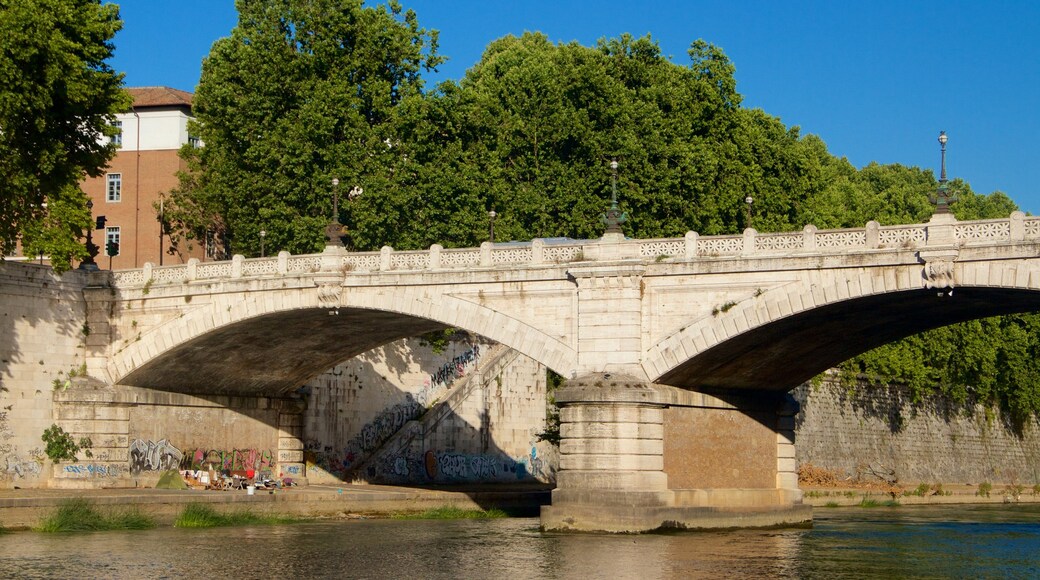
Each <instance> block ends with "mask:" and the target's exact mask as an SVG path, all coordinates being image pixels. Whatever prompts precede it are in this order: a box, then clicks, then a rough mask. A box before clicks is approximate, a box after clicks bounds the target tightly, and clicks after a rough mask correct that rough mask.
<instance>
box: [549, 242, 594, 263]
mask: <svg viewBox="0 0 1040 580" xmlns="http://www.w3.org/2000/svg"><path fill="white" fill-rule="evenodd" d="M542 251H543V252H544V253H543V254H542V256H543V258H544V259H545V261H546V262H551V263H553V264H565V263H567V262H576V261H578V260H581V259H582V258H583V257H584V254H583V253H582V251H581V246H545V249H544V250H542Z"/></svg>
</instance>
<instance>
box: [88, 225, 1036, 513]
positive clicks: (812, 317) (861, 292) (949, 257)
mask: <svg viewBox="0 0 1040 580" xmlns="http://www.w3.org/2000/svg"><path fill="white" fill-rule="evenodd" d="M1038 256H1040V218H1032V217H1026V216H1025V215H1024V214H1022V213H1021V212H1015V213H1014V214H1012V215H1011V216H1010V218H1008V219H1001V220H986V221H973V222H958V221H956V220H954V219H953V218H952V216H951V215H949V214H936V215H935V216H934V217H933V218H932V220H931V221H930V222H929V223H926V224H914V225H899V226H879V225H878V224H877V223H874V222H870V223H868V224H867V225H866V226H865V227H864V228H856V229H843V230H817V229H816V228H815V227H813V226H807V227H806V228H804V229H803V230H802V231H800V232H794V233H775V234H761V233H758V232H756V231H754V230H752V229H748V230H746V231H745V232H744V233H743V235H735V236H713V237H702V236H698V235H697V234H696V233H693V232H690V233H687V234H686V236H685V237H683V238H679V239H658V240H628V239H624V238H623V237H622V236H620V235H614V234H608V235H607V236H605V237H604V238H602V239H599V240H586V241H574V240H534V241H532V242H528V243H512V242H511V243H504V244H503V243H499V244H490V243H485V244H483V245H482V246H481V247H480V248H468V249H446V248H442V247H440V246H437V245H434V246H432V247H431V248H430V249H429V250H423V251H395V250H393V249H391V248H389V247H386V248H383V249H382V251H380V252H367V253H348V252H346V251H344V250H343V249H342V248H337V247H331V246H330V247H329V248H326V250H325V252H323V253H321V254H316V255H305V256H292V255H289V254H288V253H285V252H283V253H281V254H279V255H278V256H277V257H272V258H258V259H244V258H243V257H241V256H236V257H235V258H234V259H233V260H231V261H229V262H208V263H199V262H196V261H194V260H193V261H191V262H189V263H188V264H187V265H182V266H167V267H152V266H150V265H146V267H145V268H143V269H139V270H128V271H119V272H114V273H106V272H101V273H97V274H93V275H92V276H94V279H93V281H92V287H90V288H88V290H87V291H86V292H85V294H86V299H87V304H88V318H87V320H88V325H89V326H90V333H89V336H88V337H87V350H88V352H87V367H88V372H89V374H90V375H91V376H93V377H95V378H98V379H102V380H104V381H106V382H108V383H111V384H128V385H134V386H140V387H147V388H151V389H159V390H167V391H174V392H183V393H195V394H219V395H227V394H231V395H234V394H251V395H256V394H269V395H272V396H273V395H280V394H285V393H289V392H292V391H293V390H295V389H296V388H298V387H299V386H300V385H301V384H303V383H304V382H305V381H307V380H308V379H310V378H311V377H313V376H315V375H317V374H319V373H320V372H322V371H323V370H325V369H328V368H330V367H332V366H333V365H335V364H336V363H338V362H340V361H342V360H345V359H347V358H349V357H351V356H354V355H356V354H359V353H361V352H364V351H367V350H369V349H371V348H373V347H375V346H378V345H380V344H384V343H386V342H389V341H391V340H394V339H397V338H402V337H406V336H415V335H418V334H422V333H425V332H428V331H432V330H437V329H441V328H446V327H457V328H462V329H465V330H468V331H472V332H475V333H478V334H480V335H483V336H485V337H488V338H490V339H493V340H495V341H498V342H500V343H502V344H505V345H507V346H509V347H512V348H514V349H516V350H517V351H520V352H521V353H523V354H525V355H527V356H530V357H531V358H533V359H535V360H537V361H539V362H541V363H543V364H544V365H545V366H547V367H548V368H550V369H552V370H554V371H555V372H557V373H559V374H561V375H562V376H564V377H565V378H567V379H568V386H566V387H565V388H564V389H563V390H562V391H561V392H560V393H559V394H558V396H557V400H558V401H559V402H560V404H561V405H562V406H563V412H562V422H563V425H562V435H563V442H562V444H561V452H562V461H561V472H560V474H559V478H558V488H557V490H556V492H555V495H554V505H553V506H552V507H551V508H547V509H546V510H545V511H544V512H543V523H544V525H546V527H550V528H563V529H611V530H619V531H620V530H630V529H652V528H655V527H659V526H660V525H662V524H664V523H666V522H670V523H671V524H670V525H678V526H698V525H714V524H713V522H715V521H716V520H714V519H712V518H718V517H720V516H719V514H720V513H722V514H724V515H725V517H726V518H730V520H732V518H737V520H736V521H738V525H757V524H772V523H784V522H788V523H793V522H798V521H803V520H805V519H806V518H807V517H808V515H807V511H806V509H802V507H801V506H800V495H799V493H798V491H797V478H796V475H795V473H794V470H795V467H794V465H795V463H794V457H793V446H792V445H791V437H792V435H791V433H792V428H793V425H791V420H792V415H793V414H794V411H795V410H794V409H792V408H791V405H790V403H789V400H788V399H787V397H786V391H787V390H789V389H791V388H793V387H794V386H797V385H798V384H800V383H802V382H804V381H805V380H807V379H809V378H811V377H813V376H814V375H816V374H818V373H820V372H822V371H824V370H826V369H828V368H830V367H831V366H833V365H834V364H836V363H839V362H841V361H843V360H846V359H847V358H849V357H851V356H853V355H856V354H858V353H861V352H864V351H866V350H869V349H871V348H873V347H876V346H878V345H881V344H884V343H887V342H890V341H892V340H895V339H898V338H901V337H904V336H907V335H910V334H913V333H916V332H920V331H923V330H927V329H930V328H935V327H938V326H943V325H946V324H950V323H954V322H959V321H963V320H968V319H972V318H979V317H985V316H992V315H997V314H1006V313H1014V312H1025V311H1033V310H1038V309H1040V292H1038V290H1040V257H1038ZM734 417H738V418H739V419H734ZM734 421H736V422H734ZM727 429H730V431H727ZM719 433H729V435H728V436H727V437H724V438H723V439H724V440H722V441H716V442H715V443H714V444H712V445H710V446H707V445H706V444H705V442H707V441H711V440H712V434H716V435H717V434H719ZM745 439H746V440H750V441H752V444H751V445H752V447H753V446H754V445H759V448H756V449H758V451H756V452H755V453H754V457H751V458H748V459H746V460H743V459H735V458H734V457H735V456H734V455H733V454H734V453H736V454H738V455H740V454H741V453H747V452H748V451H747V450H748V449H750V448H749V447H748V446H747V445H745V441H744V440H745ZM755 441H757V442H758V443H755ZM762 450H765V451H764V452H765V453H766V454H767V460H764V461H763V460H762V452H763V451H762ZM730 461H744V462H745V463H748V464H755V465H758V467H752V468H749V469H750V470H751V471H752V472H754V473H750V472H749V471H748V469H745V468H744V467H734V468H733V469H729V467H728V466H727V467H725V468H723V466H724V465H725V464H726V463H727V462H730ZM723 472H724V473H725V474H727V475H726V476H725V477H723V476H722V475H721V474H722V473H723ZM749 481H750V482H753V483H751V484H749V483H748V482H749ZM705 482H707V483H705ZM720 510H721V511H720ZM740 518H743V519H740ZM727 521H729V520H727ZM698 522H700V523H698ZM723 523H724V522H723ZM730 525H732V524H730Z"/></svg>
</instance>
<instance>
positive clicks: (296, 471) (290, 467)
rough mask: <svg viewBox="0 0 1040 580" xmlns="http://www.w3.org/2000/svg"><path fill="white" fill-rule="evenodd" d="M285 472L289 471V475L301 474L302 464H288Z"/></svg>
mask: <svg viewBox="0 0 1040 580" xmlns="http://www.w3.org/2000/svg"><path fill="white" fill-rule="evenodd" d="M285 472H286V473H288V474H289V475H300V466H299V465H287V466H286V467H285Z"/></svg>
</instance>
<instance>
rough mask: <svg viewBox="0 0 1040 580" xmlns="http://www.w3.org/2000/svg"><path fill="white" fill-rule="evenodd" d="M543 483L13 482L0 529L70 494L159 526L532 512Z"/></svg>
mask: <svg viewBox="0 0 1040 580" xmlns="http://www.w3.org/2000/svg"><path fill="white" fill-rule="evenodd" d="M550 492H551V488H549V487H547V486H544V485H534V484H532V485H510V486H490V485H489V486H479V487H467V488H457V487H455V488H451V489H438V488H410V487H390V486H381V485H341V486H329V485H310V486H307V487H293V488H287V489H283V490H277V491H275V490H271V491H258V492H256V493H255V494H254V495H249V494H248V493H247V492H246V491H198V490H169V489H96V490H64V489H13V490H0V528H3V529H4V530H26V529H31V528H33V527H35V526H37V525H39V523H40V522H41V521H42V520H43V519H44V518H46V517H47V516H49V515H50V514H51V513H53V512H54V510H55V509H57V507H58V506H59V505H60V504H61V503H62V502H64V501H66V500H68V499H70V498H82V499H85V500H87V501H89V502H90V503H91V504H92V505H94V506H96V507H97V508H98V509H102V510H103V509H106V508H113V509H114V508H119V509H123V508H127V507H134V508H137V509H138V510H139V511H140V512H141V513H142V514H144V515H147V516H149V517H151V518H152V519H154V520H155V522H156V523H157V524H159V525H172V524H173V522H174V521H175V520H176V519H177V517H178V516H179V515H180V514H181V512H182V511H183V510H184V508H185V506H187V505H188V504H191V503H199V504H205V505H207V506H210V507H212V508H213V509H214V510H218V511H222V512H234V511H240V510H249V511H251V512H254V513H257V514H261V515H272V516H275V515H277V516H288V517H298V518H305V519H333V518H365V517H385V516H387V515H390V514H394V513H418V512H423V511H426V510H430V509H436V508H442V507H452V508H457V509H462V510H488V509H499V510H503V511H505V512H506V513H509V514H511V515H514V514H515V515H530V516H535V515H538V510H539V509H540V508H541V506H542V505H545V504H548V503H549V500H550Z"/></svg>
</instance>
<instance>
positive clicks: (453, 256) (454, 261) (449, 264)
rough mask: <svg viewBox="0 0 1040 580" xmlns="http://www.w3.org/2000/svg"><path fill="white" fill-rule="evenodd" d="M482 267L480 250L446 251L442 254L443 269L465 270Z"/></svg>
mask: <svg viewBox="0 0 1040 580" xmlns="http://www.w3.org/2000/svg"><path fill="white" fill-rule="evenodd" d="M479 265H480V250H471V249H463V250H444V252H442V253H441V267H442V268H449V269H450V268H460V267H461V268H464V267H467V266H479Z"/></svg>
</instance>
